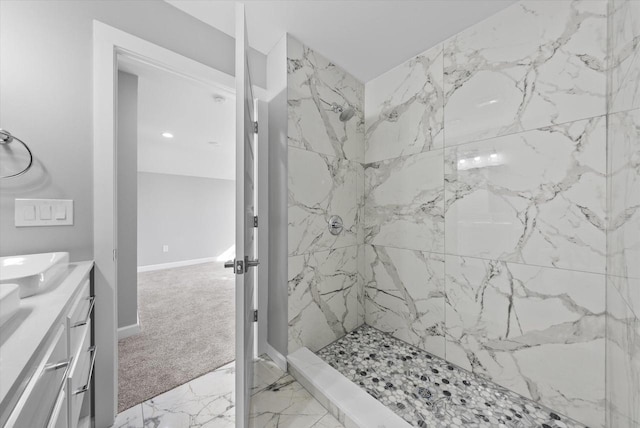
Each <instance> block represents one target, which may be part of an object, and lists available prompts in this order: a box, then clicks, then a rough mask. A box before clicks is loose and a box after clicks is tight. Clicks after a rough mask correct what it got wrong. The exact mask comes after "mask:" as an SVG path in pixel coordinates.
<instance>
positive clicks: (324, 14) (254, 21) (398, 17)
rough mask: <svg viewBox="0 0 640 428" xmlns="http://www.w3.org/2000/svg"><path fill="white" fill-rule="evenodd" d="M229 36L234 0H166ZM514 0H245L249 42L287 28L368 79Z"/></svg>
mask: <svg viewBox="0 0 640 428" xmlns="http://www.w3.org/2000/svg"><path fill="white" fill-rule="evenodd" d="M165 1H167V2H168V3H170V4H172V5H173V6H175V7H177V8H178V9H181V10H183V11H184V12H186V13H188V14H190V15H193V16H194V17H196V18H198V19H199V20H201V21H203V22H205V23H207V24H209V25H211V26H213V27H216V28H218V29H219V30H221V31H223V32H225V33H227V34H229V35H231V36H232V37H233V36H234V26H235V20H234V13H235V7H234V4H235V2H234V1H208V0H165ZM513 3H515V0H422V1H417V0H411V1H410V0H395V1H383V0H377V1H345V0H343V1H337V0H332V1H328V0H311V1H309V0H289V1H271V0H254V1H245V5H246V6H245V8H246V15H247V28H248V33H249V44H250V45H251V46H252V47H253V48H254V49H256V50H258V51H260V52H262V53H264V54H266V53H268V52H269V51H270V50H271V48H272V47H273V46H274V45H275V44H276V42H277V41H278V40H280V38H281V37H282V36H283V35H284V34H285V33H287V32H288V33H290V34H291V35H293V36H294V37H296V38H297V39H299V40H300V41H301V42H303V43H305V44H307V45H308V46H309V47H311V48H312V49H314V50H316V51H318V52H319V53H321V54H323V55H324V56H326V57H327V58H328V59H330V60H331V61H332V62H334V63H336V64H338V65H339V66H341V67H343V68H344V69H345V70H347V71H348V72H350V73H351V74H353V75H354V76H355V77H356V78H357V79H359V80H360V81H362V82H367V81H369V80H371V79H373V78H374V77H377V76H379V75H380V74H382V73H384V72H385V71H388V70H390V69H391V68H393V67H395V66H396V65H398V64H400V63H402V62H404V61H405V60H407V59H409V58H411V57H412V56H414V55H416V54H418V53H420V52H423V51H425V50H426V49H428V48H430V47H432V46H435V45H436V44H437V43H439V42H441V41H443V40H445V39H447V38H449V37H450V36H452V35H454V34H456V33H458V32H460V31H461V30H463V29H465V28H467V27H470V26H471V25H473V24H475V23H477V22H479V21H482V20H483V19H485V18H487V17H489V16H491V15H493V14H494V13H496V12H498V11H499V10H501V9H504V8H505V7H507V6H509V5H511V4H513Z"/></svg>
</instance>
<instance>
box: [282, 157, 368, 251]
mask: <svg viewBox="0 0 640 428" xmlns="http://www.w3.org/2000/svg"><path fill="white" fill-rule="evenodd" d="M363 176H364V171H363V169H362V165H361V164H360V163H358V162H351V161H348V160H345V159H342V158H337V157H334V156H327V155H323V154H319V153H315V152H311V151H307V150H301V149H296V148H292V147H290V148H289V178H288V181H289V187H288V215H289V220H288V223H289V227H288V231H289V233H288V241H289V255H290V256H293V255H299V254H305V253H310V252H316V251H323V250H327V249H329V248H339V247H346V246H351V245H356V244H357V242H358V235H359V234H360V235H361V234H362V229H361V227H362V226H361V216H362V206H363V205H364V201H363V199H362V196H359V195H362V193H363V192H362V190H361V189H362V186H363V184H362V182H363V180H364V178H363ZM359 189H360V190H359ZM334 214H336V215H339V216H340V217H342V220H343V223H344V230H343V231H342V233H341V234H340V235H338V236H334V235H332V234H331V233H329V229H328V227H327V222H328V221H329V217H331V216H332V215H334Z"/></svg>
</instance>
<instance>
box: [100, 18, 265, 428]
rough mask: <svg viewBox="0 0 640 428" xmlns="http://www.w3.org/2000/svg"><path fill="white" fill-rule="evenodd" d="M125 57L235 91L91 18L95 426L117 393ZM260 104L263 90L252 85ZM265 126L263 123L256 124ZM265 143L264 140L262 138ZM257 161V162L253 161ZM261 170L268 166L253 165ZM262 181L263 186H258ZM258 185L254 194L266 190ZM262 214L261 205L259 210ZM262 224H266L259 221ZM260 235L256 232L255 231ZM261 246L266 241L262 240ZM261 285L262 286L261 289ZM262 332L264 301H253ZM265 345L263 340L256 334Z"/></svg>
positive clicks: (108, 420) (110, 414) (104, 422)
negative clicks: (120, 92)
mask: <svg viewBox="0 0 640 428" xmlns="http://www.w3.org/2000/svg"><path fill="white" fill-rule="evenodd" d="M120 55H122V56H127V57H130V58H133V59H135V60H137V61H140V62H144V63H147V64H150V65H153V66H156V67H159V68H161V69H165V70H167V71H169V72H173V73H176V74H178V75H181V76H184V77H187V78H190V79H193V80H196V81H200V82H202V83H205V84H208V85H211V84H213V85H215V86H217V87H221V88H222V89H226V90H228V91H229V92H231V93H233V94H235V92H236V91H235V77H234V76H231V75H229V74H226V73H223V72H221V71H219V70H216V69H214V68H211V67H209V66H206V65H204V64H202V63H200V62H197V61H195V60H193V59H190V58H187V57H185V56H183V55H181V54H178V53H176V52H173V51H171V50H169V49H166V48H163V47H161V46H158V45H156V44H154V43H151V42H148V41H146V40H144V39H141V38H139V37H136V36H133V35H131V34H129V33H126V32H124V31H122V30H119V29H117V28H114V27H111V26H109V25H106V24H104V23H102V22H100V21H97V20H94V21H93V224H94V226H93V257H94V263H95V276H94V281H95V290H96V295H97V299H96V306H95V324H96V325H95V335H96V339H95V340H96V348H97V349H98V350H99V351H98V353H97V357H96V366H95V375H94V376H95V377H94V382H95V400H96V402H97V403H100V406H96V414H95V424H96V426H97V427H98V428H102V427H110V426H112V425H113V423H114V420H115V416H116V414H117V397H118V334H117V327H118V326H117V324H118V323H117V310H118V307H117V292H118V289H117V248H118V245H117V186H116V178H117V176H116V171H117V169H116V168H117V164H116V143H117V123H116V116H117V115H116V113H117V111H116V106H117V76H118V57H119V56H120ZM253 89H254V94H255V96H256V97H257V98H258V99H259V100H262V102H264V101H266V100H267V99H268V98H267V91H266V90H265V89H264V88H260V87H257V86H254V88H253ZM263 127H264V128H265V132H266V127H267V123H266V121H264V122H263V123H261V124H260V128H263ZM264 135H267V134H266V133H265V134H264ZM264 141H265V144H264V146H265V147H266V145H267V144H266V139H265V140H264ZM259 162H260V161H259ZM258 168H262V169H266V168H268V165H266V164H259V166H258ZM264 185H266V184H264ZM264 185H263V186H260V187H259V188H258V192H260V191H263V190H266V189H265V188H264ZM260 211H261V212H262V213H263V215H265V214H266V213H267V210H266V209H261V210H260ZM262 223H263V224H264V225H265V227H266V226H267V224H268V222H267V221H266V219H265V221H263V222H262ZM259 234H260V231H259ZM264 245H266V242H265V244H264ZM261 288H264V289H266V288H267V287H266V284H264V287H261ZM258 304H259V306H260V308H261V309H262V310H263V312H265V316H263V317H260V318H261V320H260V321H261V322H260V324H262V323H265V324H264V326H263V327H262V328H261V326H259V327H258V328H257V330H258V332H260V331H265V332H266V331H267V330H266V321H267V317H266V309H267V304H266V301H259V302H258ZM261 340H264V341H265V343H266V338H262V339H261Z"/></svg>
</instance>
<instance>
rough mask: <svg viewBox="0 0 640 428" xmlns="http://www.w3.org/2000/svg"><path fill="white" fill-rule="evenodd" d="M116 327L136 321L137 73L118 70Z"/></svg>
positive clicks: (132, 323)
mask: <svg viewBox="0 0 640 428" xmlns="http://www.w3.org/2000/svg"><path fill="white" fill-rule="evenodd" d="M117 120H118V143H117V144H118V150H117V152H118V154H117V156H118V177H117V180H118V232H117V233H118V253H119V254H118V327H125V326H129V325H134V324H136V323H137V320H138V284H137V282H138V277H137V267H138V265H137V248H138V242H137V241H138V240H137V235H136V227H137V225H136V217H137V215H138V189H137V186H136V180H137V177H136V173H137V168H138V76H134V75H133V74H129V73H124V72H121V71H120V72H118V119H117Z"/></svg>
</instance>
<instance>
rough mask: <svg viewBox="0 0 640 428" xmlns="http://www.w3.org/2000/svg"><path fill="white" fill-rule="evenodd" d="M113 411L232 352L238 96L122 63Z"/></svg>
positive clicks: (155, 69) (144, 66) (185, 379)
mask: <svg viewBox="0 0 640 428" xmlns="http://www.w3.org/2000/svg"><path fill="white" fill-rule="evenodd" d="M117 94H118V97H117V98H118V101H117V121H118V127H117V140H118V141H117V199H118V203H117V215H118V218H117V220H118V221H117V224H118V231H117V234H118V252H119V254H118V255H119V258H118V259H119V261H118V272H117V279H118V285H117V287H118V314H117V316H118V360H119V367H118V412H122V411H124V410H126V409H128V408H131V407H133V406H135V405H137V404H140V403H142V402H144V401H147V400H149V399H151V398H153V397H156V396H158V395H159V394H162V393H164V392H166V391H169V390H171V389H174V388H176V387H178V386H179V385H182V384H185V383H187V382H189V381H191V380H193V379H195V378H197V377H199V376H202V375H204V374H206V373H209V372H211V371H213V370H215V369H217V368H219V367H221V366H223V365H225V364H227V363H229V362H231V361H233V360H234V359H235V349H234V338H235V301H234V295H235V287H234V285H235V278H234V275H233V272H231V271H229V270H225V269H224V266H223V262H224V261H225V260H227V259H228V258H233V257H234V252H235V251H234V250H235V248H234V242H235V236H234V230H235V203H234V201H235V98H234V95H233V93H231V92H230V91H228V90H226V89H224V88H222V87H220V86H217V85H213V84H211V83H207V84H204V83H202V82H198V81H194V80H193V79H189V78H186V77H184V76H181V75H178V74H176V73H173V72H169V71H167V70H165V69H162V68H160V67H156V66H152V65H150V64H147V63H145V62H142V61H139V60H136V59H135V58H131V57H126V56H120V57H119V58H118V85H117Z"/></svg>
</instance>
